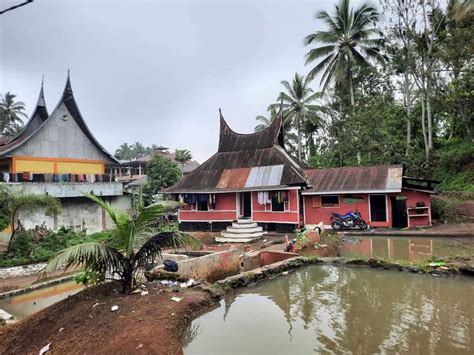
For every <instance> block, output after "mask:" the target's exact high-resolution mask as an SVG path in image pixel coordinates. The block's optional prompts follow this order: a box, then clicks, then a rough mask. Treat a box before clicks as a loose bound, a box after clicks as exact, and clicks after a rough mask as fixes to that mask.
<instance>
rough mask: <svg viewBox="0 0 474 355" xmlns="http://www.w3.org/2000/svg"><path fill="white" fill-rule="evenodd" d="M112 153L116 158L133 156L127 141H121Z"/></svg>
mask: <svg viewBox="0 0 474 355" xmlns="http://www.w3.org/2000/svg"><path fill="white" fill-rule="evenodd" d="M114 155H115V157H116V158H117V159H118V160H131V159H132V156H133V151H132V148H131V147H130V146H129V145H128V143H122V144H120V146H119V147H118V148H117V149H116V150H115V154H114Z"/></svg>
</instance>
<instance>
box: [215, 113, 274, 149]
mask: <svg viewBox="0 0 474 355" xmlns="http://www.w3.org/2000/svg"><path fill="white" fill-rule="evenodd" d="M219 116H220V130H219V149H218V152H235V151H240V150H251V149H263V148H270V147H272V146H274V145H276V144H278V143H279V142H278V135H279V133H280V130H281V118H280V116H279V115H278V117H277V118H276V119H275V120H274V121H273V122H272V124H271V125H270V126H268V127H267V128H266V129H264V130H262V131H260V132H255V133H250V134H242V133H237V132H234V131H233V130H232V129H231V128H230V127H229V125H228V124H227V122H226V121H225V119H224V116H222V111H221V110H220V109H219Z"/></svg>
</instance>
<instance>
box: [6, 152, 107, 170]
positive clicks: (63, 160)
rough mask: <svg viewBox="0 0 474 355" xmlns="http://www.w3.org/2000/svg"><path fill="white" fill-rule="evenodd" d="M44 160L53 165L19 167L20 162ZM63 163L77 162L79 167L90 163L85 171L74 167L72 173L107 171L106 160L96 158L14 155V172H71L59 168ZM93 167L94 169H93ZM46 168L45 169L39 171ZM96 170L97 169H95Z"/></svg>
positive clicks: (65, 164)
mask: <svg viewBox="0 0 474 355" xmlns="http://www.w3.org/2000/svg"><path fill="white" fill-rule="evenodd" d="M20 161H21V162H32V163H33V162H38V163H40V162H44V163H53V165H52V167H50V168H44V169H38V168H36V169H28V170H27V169H25V168H24V167H23V169H20V170H21V171H19V169H18V165H19V164H18V162H20ZM61 163H64V166H66V167H67V166H68V164H69V165H74V164H77V166H78V168H79V167H80V165H81V164H84V165H89V167H88V168H87V167H86V168H87V169H86V170H85V171H81V169H80V168H79V169H73V170H74V171H73V170H71V172H70V173H72V174H81V173H85V174H88V173H94V174H104V173H105V162H104V161H103V160H94V159H75V158H50V157H28V156H14V157H12V169H11V170H12V173H18V172H23V171H29V172H37V173H53V174H57V173H58V172H59V170H62V171H61V173H69V171H67V169H66V170H64V169H59V167H60V166H61ZM91 165H96V168H91ZM91 169H92V170H91ZM39 170H45V171H39ZM93 170H96V171H93Z"/></svg>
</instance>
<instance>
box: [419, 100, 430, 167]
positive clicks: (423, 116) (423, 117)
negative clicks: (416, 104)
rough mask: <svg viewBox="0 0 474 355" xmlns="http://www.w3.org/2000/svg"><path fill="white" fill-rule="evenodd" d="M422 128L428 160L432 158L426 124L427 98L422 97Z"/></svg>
mask: <svg viewBox="0 0 474 355" xmlns="http://www.w3.org/2000/svg"><path fill="white" fill-rule="evenodd" d="M421 128H422V131H423V142H424V143H425V157H426V159H427V160H428V158H429V157H430V148H429V146H428V138H427V136H426V124H425V98H424V97H423V96H422V97H421Z"/></svg>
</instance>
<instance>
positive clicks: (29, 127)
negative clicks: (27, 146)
mask: <svg viewBox="0 0 474 355" xmlns="http://www.w3.org/2000/svg"><path fill="white" fill-rule="evenodd" d="M48 117H49V115H48V109H47V108H46V102H45V99H44V89H43V81H41V89H40V92H39V95H38V101H37V102H36V106H35V109H34V110H33V113H32V114H31V116H30V119H29V120H28V122H26V124H25V126H24V127H23V128H22V129H21V130H20V132H18V134H17V135H16V136H15V137H13V138H12V139H9V140H6V141H4V142H3V144H0V155H2V154H3V153H6V152H7V151H10V150H11V149H13V148H16V147H18V146H20V145H21V144H22V143H23V141H26V140H27V139H28V137H29V136H30V135H31V134H33V133H34V132H35V131H36V130H37V129H38V128H39V127H40V126H41V125H42V124H43V123H44V122H45V121H46V120H47V119H48Z"/></svg>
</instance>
